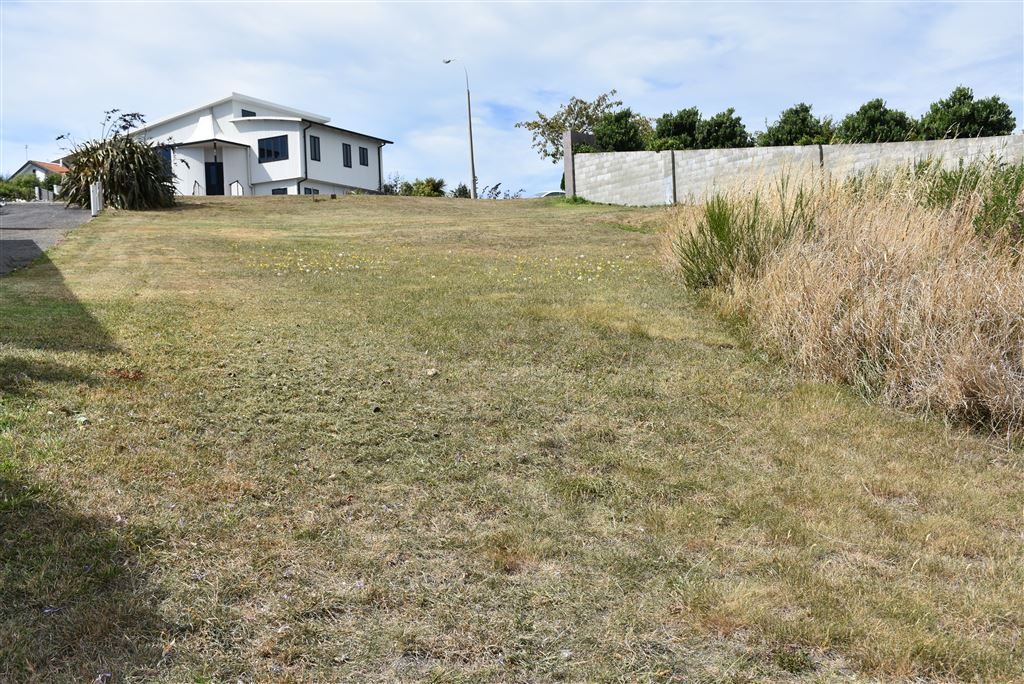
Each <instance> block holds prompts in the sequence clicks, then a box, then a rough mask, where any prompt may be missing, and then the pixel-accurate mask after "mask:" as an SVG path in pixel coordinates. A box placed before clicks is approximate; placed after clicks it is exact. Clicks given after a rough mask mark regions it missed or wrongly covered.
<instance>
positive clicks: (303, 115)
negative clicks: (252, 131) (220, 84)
mask: <svg viewBox="0 0 1024 684" xmlns="http://www.w3.org/2000/svg"><path fill="white" fill-rule="evenodd" d="M231 100H238V101H239V102H244V103H247V104H254V105H257V106H263V107H271V108H273V109H276V110H278V111H281V112H286V113H288V114H292V115H294V116H295V117H296V118H299V119H310V120H312V121H316V122H317V123H327V122H328V121H330V120H331V118H330V117H329V116H321V115H320V114H312V113H310V112H306V111H303V110H301V109H295V108H294V107H285V106H284V105H279V104H277V103H276V102H269V101H267V100H261V99H259V98H258V97H252V96H251V95H243V94H242V93H231V94H230V95H228V96H227V97H222V98H220V99H219V100H214V101H213V102H207V103H205V104H201V105H199V106H197V107H192V108H191V109H186V110H185V111H183V112H178V113H177V114H173V115H171V116H165V117H163V118H162V119H159V120H157V121H153V122H150V123H147V124H146V125H145V126H140V127H138V128H136V129H134V130H133V131H132V133H141V132H142V131H146V130H149V129H150V128H155V127H156V126H160V125H161V124H165V123H167V122H168V121H173V120H174V119H178V118H181V117H183V116H188V115H189V114H193V113H195V112H198V111H199V110H201V109H210V108H211V107H216V106H217V105H219V104H223V103H225V102H230V101H231Z"/></svg>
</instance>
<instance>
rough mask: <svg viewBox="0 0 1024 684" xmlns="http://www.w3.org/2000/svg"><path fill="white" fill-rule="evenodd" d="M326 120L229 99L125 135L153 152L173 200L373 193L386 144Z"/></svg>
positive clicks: (261, 103)
mask: <svg viewBox="0 0 1024 684" xmlns="http://www.w3.org/2000/svg"><path fill="white" fill-rule="evenodd" d="M329 121H330V119H329V118H328V117H326V116H320V115H319V114H311V113H309V112H304V111H301V110H299V109H293V108H291V107H285V106H282V105H279V104H274V103H273V102H267V101H266V100H260V99H257V98H255V97H249V96H248V95H241V94H239V93H231V95H230V96H228V97H225V98H223V99H221V100H217V101H216V102H211V103H209V104H205V105H202V106H201V107H195V108H193V109H190V110H188V111H186V112H182V113H181V114H175V115H174V116H170V117H167V118H165V119H161V120H159V121H156V122H153V123H149V124H146V125H145V126H143V127H141V128H138V129H135V130H134V131H132V134H133V135H135V136H138V137H140V138H143V139H145V140H148V141H149V142H151V143H154V144H156V145H157V146H158V149H159V150H160V152H161V154H162V155H163V156H164V158H165V160H166V161H167V163H168V165H169V167H170V169H171V170H172V171H173V173H174V175H175V186H176V188H177V191H178V194H180V195H297V194H303V195H317V194H321V193H324V194H327V193H339V194H343V193H347V192H351V191H353V190H361V191H369V192H379V191H380V188H381V185H382V183H383V179H384V175H383V171H382V161H383V160H382V150H383V148H384V146H385V145H387V144H390V143H391V141H390V140H385V139H384V138H377V137H375V136H372V135H366V134H365V133H356V132H355V131H349V130H346V129H344V128H338V127H337V126H331V125H329V123H328V122H329Z"/></svg>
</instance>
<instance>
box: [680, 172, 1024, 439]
mask: <svg viewBox="0 0 1024 684" xmlns="http://www.w3.org/2000/svg"><path fill="white" fill-rule="evenodd" d="M1022 180H1024V167H1003V168H1002V169H999V168H998V167H995V166H990V167H988V168H987V169H986V170H983V171H981V172H979V170H978V167H969V168H968V169H966V170H965V169H961V170H960V171H959V172H957V171H943V170H941V169H938V168H929V167H927V166H923V167H922V166H918V167H916V168H910V169H906V170H904V171H902V172H897V173H895V174H888V175H885V176H882V175H877V174H876V175H870V176H864V177H860V178H858V179H856V181H854V182H846V183H841V184H840V183H821V182H818V183H816V184H815V183H811V184H807V183H805V184H802V185H794V186H791V185H790V184H788V183H786V182H782V183H780V184H779V185H778V186H777V187H775V188H771V189H770V190H769V191H768V192H759V193H747V194H742V193H736V194H733V195H728V196H719V197H716V198H713V199H712V200H709V202H708V203H707V204H706V205H705V206H704V207H703V211H700V212H695V213H694V212H691V213H689V214H686V213H682V212H681V213H680V214H679V215H678V220H677V222H676V223H675V225H674V226H673V229H672V230H671V231H670V232H669V234H668V235H667V240H666V243H665V244H666V247H667V249H668V251H669V252H670V254H671V256H672V258H673V260H674V262H675V263H677V264H679V265H680V267H681V268H682V270H683V273H684V276H685V278H686V280H687V282H688V283H689V284H690V285H691V286H696V287H699V286H700V283H704V284H705V286H706V287H711V288H713V289H717V290H718V291H720V292H721V293H722V295H723V296H722V297H721V299H720V301H722V302H723V309H724V311H725V312H726V313H728V314H731V315H736V314H738V315H739V316H741V317H742V318H743V319H744V320H746V321H747V322H748V323H749V325H750V329H751V332H752V334H753V336H754V338H755V340H756V341H757V342H758V343H760V344H761V345H763V346H765V347H768V348H770V349H773V350H776V351H778V352H779V353H780V354H782V355H783V356H784V357H785V358H786V359H787V360H789V361H790V362H791V363H793V364H794V365H796V366H798V367H799V368H800V369H802V370H803V371H805V372H806V373H808V374H809V375H811V376H813V377H815V378H818V379H824V380H830V381H839V382H844V383H848V384H850V385H853V386H854V387H856V388H857V389H858V390H860V391H861V392H862V393H864V394H865V395H868V396H874V397H879V398H881V399H882V400H883V401H885V402H886V403H888V404H890V405H894V406H898V407H903V408H913V409H921V410H924V411H927V412H933V413H941V414H942V415H944V416H946V417H947V418H950V419H953V420H955V421H957V422H966V423H969V424H971V425H973V426H978V427H984V428H986V429H992V430H996V431H999V432H1001V433H1005V434H1006V435H1007V437H1009V438H1010V439H1011V440H1013V441H1017V440H1019V439H1020V438H1021V437H1024V251H1022V246H1024V239H1022V233H1021V216H1022V214H1024V192H1022V182H1021V181H1022ZM723 207H728V211H724V210H723ZM723 214H725V215H727V218H726V219H723V218H722V217H723ZM994 215H995V216H996V218H995V219H993V216H994ZM729 217H732V218H729ZM737 217H738V218H737ZM723 221H729V222H730V223H731V225H730V226H728V227H725V226H723V225H721V224H722V223H723ZM715 222H717V223H718V224H719V225H717V226H716V225H713V224H715ZM751 225H754V226H757V228H756V229H749V226H751ZM737 226H741V228H740V229H739V230H737V228H736V227H737ZM733 243H735V244H733ZM723 253H724V254H726V255H731V257H730V258H723V257H722V254H723ZM694 274H697V276H698V277H694Z"/></svg>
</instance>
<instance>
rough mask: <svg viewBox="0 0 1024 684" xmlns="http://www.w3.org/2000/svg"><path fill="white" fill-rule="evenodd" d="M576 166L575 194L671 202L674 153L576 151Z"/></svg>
mask: <svg viewBox="0 0 1024 684" xmlns="http://www.w3.org/2000/svg"><path fill="white" fill-rule="evenodd" d="M575 167H576V168H575V174H576V179H575V187H576V194H577V195H579V196H580V197H585V198H586V199H588V200H591V201H593V202H602V203H604V204H633V205H638V206H646V205H654V204H672V152H669V151H666V152H594V153H588V154H577V155H576V156H575ZM567 187H568V186H567Z"/></svg>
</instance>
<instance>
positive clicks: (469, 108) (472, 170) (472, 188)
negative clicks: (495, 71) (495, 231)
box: [444, 57, 476, 199]
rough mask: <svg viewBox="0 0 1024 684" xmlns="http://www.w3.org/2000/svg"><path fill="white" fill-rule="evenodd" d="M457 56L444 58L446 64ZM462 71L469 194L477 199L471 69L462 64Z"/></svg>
mask: <svg viewBox="0 0 1024 684" xmlns="http://www.w3.org/2000/svg"><path fill="white" fill-rule="evenodd" d="M454 61H455V58H454V57H453V58H451V59H446V60H444V63H445V64H451V63H452V62H454ZM462 71H463V72H464V73H465V74H466V119H467V121H468V122H469V180H470V185H469V196H470V197H472V198H473V199H476V161H475V160H474V158H473V104H472V101H471V100H470V97H469V70H468V69H466V65H465V64H463V65H462Z"/></svg>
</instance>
